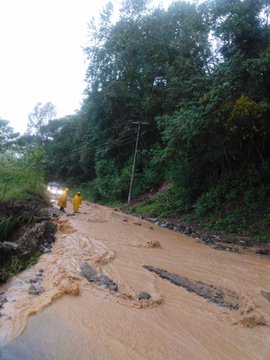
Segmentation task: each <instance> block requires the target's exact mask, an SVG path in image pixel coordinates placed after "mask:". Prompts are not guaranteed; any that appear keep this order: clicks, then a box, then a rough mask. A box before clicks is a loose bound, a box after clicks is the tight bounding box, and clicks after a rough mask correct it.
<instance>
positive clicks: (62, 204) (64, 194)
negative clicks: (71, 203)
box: [57, 188, 69, 211]
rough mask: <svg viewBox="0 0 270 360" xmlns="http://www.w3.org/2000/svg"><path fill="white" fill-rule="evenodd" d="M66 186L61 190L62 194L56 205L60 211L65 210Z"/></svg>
mask: <svg viewBox="0 0 270 360" xmlns="http://www.w3.org/2000/svg"><path fill="white" fill-rule="evenodd" d="M68 191H69V189H68V188H65V190H64V191H63V194H62V195H61V196H60V198H59V199H58V203H57V205H58V206H59V207H60V210H61V211H65V208H66V207H67V198H68Z"/></svg>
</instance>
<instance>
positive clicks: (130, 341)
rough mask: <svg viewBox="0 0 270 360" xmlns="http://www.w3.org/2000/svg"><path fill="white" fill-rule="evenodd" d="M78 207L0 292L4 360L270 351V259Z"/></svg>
mask: <svg viewBox="0 0 270 360" xmlns="http://www.w3.org/2000/svg"><path fill="white" fill-rule="evenodd" d="M69 212H71V204H69V208H68V213H67V214H63V215H62V216H61V217H59V218H58V220H56V221H57V226H58V233H57V240H56V242H55V243H54V244H53V247H52V251H51V252H50V253H47V254H44V255H42V256H41V258H40V260H39V262H38V263H37V264H36V265H35V266H34V267H33V268H31V269H29V270H26V271H24V272H23V273H22V274H20V275H19V276H17V277H16V278H13V280H12V281H10V282H9V283H7V284H6V285H4V286H2V288H1V289H0V291H1V294H0V301H1V299H2V302H1V305H0V306H1V314H2V316H1V317H0V334H1V342H2V345H3V346H2V347H0V354H1V356H2V357H1V359H3V360H9V359H16V356H20V359H22V360H24V359H25V360H26V359H27V360H32V359H33V360H34V359H35V360H38V359H61V360H65V359H66V360H69V359H70V360H71V359H75V358H79V359H82V360H84V359H85V360H89V359H91V360H92V359H98V360H102V359H106V360H114V359H117V360H121V359H127V358H128V359H132V360H137V359H138V360H145V359H149V360H150V359H151V360H152V359H155V360H164V359H167V360H176V359H179V360H231V359H234V360H243V359H245V360H268V359H269V358H270V327H269V325H270V302H269V293H270V285H269V276H270V263H269V260H268V259H266V258H263V257H260V256H256V255H254V254H251V253H249V252H248V251H245V250H243V249H241V252H239V253H232V252H229V251H216V250H215V249H213V248H211V247H209V246H205V245H204V244H203V243H201V242H200V241H198V239H196V238H192V237H187V236H185V235H183V234H181V233H178V232H175V231H171V230H169V229H166V228H160V227H159V226H157V225H155V224H151V223H149V222H147V221H144V220H141V219H139V220H138V218H135V217H132V216H129V215H125V214H123V213H121V212H119V211H114V210H113V209H109V208H106V207H102V206H97V205H95V204H89V203H84V204H83V207H82V209H81V210H80V213H78V214H76V215H75V216H67V215H70V214H69ZM145 265H146V266H145ZM149 270H150V271H149ZM168 280H169V281H168ZM177 285H178V286H177ZM110 286H112V287H113V288H111V287H110ZM33 288H36V289H37V293H35V291H32V290H33ZM31 289H32V290H31ZM38 290H42V291H40V292H39V291H38ZM56 299H57V300H56ZM49 304H50V306H48V305H49ZM32 314H36V315H35V316H32V317H29V316H30V315H32Z"/></svg>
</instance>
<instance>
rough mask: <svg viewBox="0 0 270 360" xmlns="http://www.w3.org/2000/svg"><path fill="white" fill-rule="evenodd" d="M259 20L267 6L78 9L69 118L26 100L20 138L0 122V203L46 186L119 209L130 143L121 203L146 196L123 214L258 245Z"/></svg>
mask: <svg viewBox="0 0 270 360" xmlns="http://www.w3.org/2000/svg"><path fill="white" fill-rule="evenodd" d="M269 14H270V2H269V0H208V1H204V2H203V3H201V4H191V3H188V2H185V1H176V2H174V3H172V4H171V5H170V6H169V7H168V9H167V10H164V9H162V8H152V7H151V4H150V2H149V1H148V0H124V1H123V3H122V8H121V11H120V17H119V18H118V19H117V20H116V21H115V20H113V19H112V15H113V4H112V3H108V4H107V6H106V7H105V8H104V10H103V12H102V13H101V14H100V17H99V19H92V20H91V14H89V40H88V46H86V47H85V48H84V52H85V55H86V59H87V64H88V69H87V73H86V74H85V81H86V88H85V92H84V99H83V101H82V105H81V108H80V109H79V110H78V112H77V113H76V114H75V115H70V116H66V117H64V118H57V114H56V110H55V107H54V105H53V104H51V103H47V104H41V103H38V104H36V106H35V108H34V109H33V112H32V113H31V114H30V115H29V123H28V131H27V132H26V133H25V134H24V135H21V136H19V135H18V134H16V133H14V131H13V129H12V128H11V127H10V126H9V122H8V121H6V120H4V119H1V120H0V151H1V158H0V177H1V184H0V200H1V201H4V200H7V199H32V198H33V197H36V194H39V193H40V192H42V191H43V187H44V184H45V183H46V182H48V181H58V182H60V183H62V184H65V185H67V186H69V187H70V188H71V189H80V191H81V192H82V194H83V196H84V198H85V199H88V200H90V201H94V202H99V203H103V204H111V205H113V206H121V205H123V204H126V203H127V198H128V193H129V186H130V179H131V173H132V165H133V161H134V150H135V145H136V141H137V145H138V148H137V153H136V167H135V173H134V181H133V187H132V199H133V200H135V199H138V198H140V196H142V195H143V194H145V193H151V194H153V196H152V197H151V198H149V199H148V201H146V202H143V203H140V204H137V205H136V204H135V202H134V203H132V202H131V204H130V206H129V210H130V211H134V212H136V213H144V214H147V215H149V216H153V217H160V218H166V217H167V218H168V217H169V218H178V219H181V220H183V221H186V222H197V223H198V222H199V223H200V224H202V225H204V226H206V227H207V228H209V229H210V230H213V231H218V230H222V231H226V232H230V233H237V234H243V235H251V236H253V237H254V239H255V240H256V241H259V242H266V241H268V239H269V237H268V235H269V230H270V183H269V176H270V118H269V115H270V28H269ZM67 79H68V74H67ZM66 86H69V84H68V81H67V84H66ZM139 130H140V131H139ZM164 184H166V186H165V187H164ZM162 186H163V188H164V189H165V190H164V191H158V190H159V189H160V188H161V187H162ZM154 194H155V196H154Z"/></svg>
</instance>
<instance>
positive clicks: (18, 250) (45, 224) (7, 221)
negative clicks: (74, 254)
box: [0, 200, 57, 282]
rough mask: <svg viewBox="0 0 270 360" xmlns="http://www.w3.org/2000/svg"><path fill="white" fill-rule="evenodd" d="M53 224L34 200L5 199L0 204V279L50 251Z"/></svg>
mask: <svg viewBox="0 0 270 360" xmlns="http://www.w3.org/2000/svg"><path fill="white" fill-rule="evenodd" d="M56 228H57V227H56V224H55V223H53V222H52V221H51V218H50V215H49V211H48V208H47V207H46V205H45V204H43V203H41V202H38V201H23V200H8V201H5V202H2V203H1V206H0V282H4V281H6V280H7V279H8V278H9V276H10V274H12V273H16V272H19V271H21V270H23V269H24V268H25V267H27V265H28V264H29V261H31V258H37V257H38V255H39V254H41V253H43V252H48V251H50V248H51V246H52V245H51V244H52V242H54V241H55V232H56Z"/></svg>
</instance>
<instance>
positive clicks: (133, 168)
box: [128, 121, 148, 204]
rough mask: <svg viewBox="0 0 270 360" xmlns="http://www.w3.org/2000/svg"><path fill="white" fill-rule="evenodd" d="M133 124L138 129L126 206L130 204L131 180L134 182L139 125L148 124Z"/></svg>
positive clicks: (140, 122) (139, 122) (138, 122)
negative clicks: (136, 125)
mask: <svg viewBox="0 0 270 360" xmlns="http://www.w3.org/2000/svg"><path fill="white" fill-rule="evenodd" d="M133 124H138V129H137V137H136V144H135V151H134V158H133V165H132V172H131V178H130V184H129V192H128V204H129V203H130V200H131V193H132V186H133V180H134V174H135V166H136V156H137V150H138V143H139V137H140V130H141V124H144V125H148V123H146V122H142V121H137V122H133Z"/></svg>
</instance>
